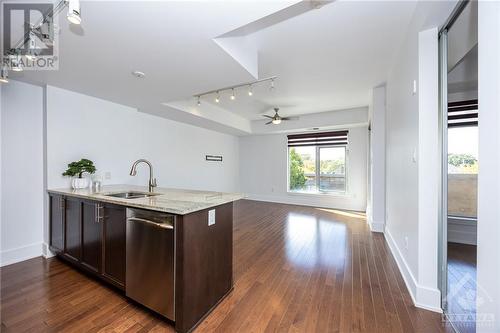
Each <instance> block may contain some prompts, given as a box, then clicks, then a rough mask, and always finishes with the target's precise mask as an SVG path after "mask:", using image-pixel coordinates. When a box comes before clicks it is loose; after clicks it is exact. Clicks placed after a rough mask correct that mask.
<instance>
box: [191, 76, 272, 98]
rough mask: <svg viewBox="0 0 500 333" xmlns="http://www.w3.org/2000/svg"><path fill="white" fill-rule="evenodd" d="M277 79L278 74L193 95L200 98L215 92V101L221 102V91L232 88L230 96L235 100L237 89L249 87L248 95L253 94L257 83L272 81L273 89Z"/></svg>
mask: <svg viewBox="0 0 500 333" xmlns="http://www.w3.org/2000/svg"><path fill="white" fill-rule="evenodd" d="M275 79H276V76H271V77H267V78H264V79H260V80H256V81H252V82H246V83H241V84H237V85H234V86H230V87H225V88H219V89H217V90H210V91H207V92H204V93H201V94H196V95H193V97H194V98H195V99H197V100H199V99H200V98H201V97H203V96H207V95H213V94H215V98H214V101H215V103H219V102H220V93H221V92H227V91H229V90H231V95H230V96H229V98H230V99H231V100H232V101H234V100H235V99H236V89H238V88H243V87H247V88H248V91H247V93H248V96H253V87H254V86H255V85H257V84H259V83H262V82H267V81H271V88H270V89H271V90H272V89H274V80H275Z"/></svg>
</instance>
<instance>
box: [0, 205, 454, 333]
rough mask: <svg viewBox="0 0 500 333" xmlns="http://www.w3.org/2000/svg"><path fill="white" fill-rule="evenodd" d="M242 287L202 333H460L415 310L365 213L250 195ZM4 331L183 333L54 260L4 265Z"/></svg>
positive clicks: (237, 254) (240, 224)
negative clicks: (260, 199) (265, 200)
mask: <svg viewBox="0 0 500 333" xmlns="http://www.w3.org/2000/svg"><path fill="white" fill-rule="evenodd" d="M234 214H235V221H234V280H235V286H234V291H233V292H232V293H231V294H230V295H229V296H228V297H227V298H225V299H224V300H223V301H222V302H221V303H220V304H219V306H218V307H217V308H216V309H215V310H214V311H213V312H212V313H211V314H210V315H209V316H208V317H207V318H206V319H205V320H204V321H203V322H202V323H201V324H200V326H198V327H197V329H196V330H195V332H197V333H199V332H383V333H386V332H405V333H406V332H425V333H428V332H451V329H450V327H449V326H447V325H446V324H443V323H442V320H441V315H440V314H437V313H433V312H429V311H425V310H421V309H418V308H415V307H414V306H413V304H412V301H411V298H410V296H409V294H408V291H407V289H406V286H405V283H404V281H403V279H402V277H401V274H400V273H399V271H398V268H397V266H396V262H395V261H394V259H393V257H392V256H391V254H390V250H389V248H388V246H387V244H386V243H385V240H384V237H383V235H381V234H374V233H371V232H370V231H369V228H368V227H367V225H366V221H365V217H364V215H363V214H360V213H352V212H342V211H334V210H328V209H318V208H311V207H301V206H292V205H281V204H274V203H263V202H256V201H248V200H243V201H240V202H238V203H236V206H235V210H234ZM1 322H2V326H1V328H2V329H1V330H2V332H149V331H151V332H173V327H172V325H171V324H170V323H168V322H167V321H164V320H162V319H161V318H159V317H158V316H156V315H154V314H152V313H151V312H149V311H147V310H145V309H144V308H142V307H140V306H138V305H136V304H134V303H133V302H131V301H129V300H127V299H126V298H125V297H124V296H123V295H121V294H120V293H118V292H117V291H116V290H115V289H113V288H110V287H108V286H106V285H104V284H102V283H100V282H98V281H96V280H94V279H92V278H89V277H87V276H85V275H84V274H82V273H80V272H78V271H76V270H74V269H73V268H71V267H69V266H67V265H66V264H65V263H63V262H61V261H60V260H58V259H56V258H53V259H49V260H44V259H42V258H35V259H32V260H28V261H25V262H22V263H18V264H14V265H10V266H7V267H4V268H2V269H1Z"/></svg>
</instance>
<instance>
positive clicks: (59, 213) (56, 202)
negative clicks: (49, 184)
mask: <svg viewBox="0 0 500 333" xmlns="http://www.w3.org/2000/svg"><path fill="white" fill-rule="evenodd" d="M49 215H50V231H49V235H50V240H49V245H50V248H51V250H52V251H53V252H55V253H62V252H63V251H64V221H63V216H64V198H63V197H62V196H61V195H50V196H49Z"/></svg>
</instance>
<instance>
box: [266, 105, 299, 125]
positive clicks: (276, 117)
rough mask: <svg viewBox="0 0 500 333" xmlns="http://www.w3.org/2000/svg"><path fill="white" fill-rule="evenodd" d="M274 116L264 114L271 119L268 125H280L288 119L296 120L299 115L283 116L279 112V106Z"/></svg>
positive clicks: (275, 109)
mask: <svg viewBox="0 0 500 333" xmlns="http://www.w3.org/2000/svg"><path fill="white" fill-rule="evenodd" d="M273 110H274V116H272V117H271V116H268V115H267V114H264V115H263V116H264V117H266V118H269V119H271V120H270V121H268V122H267V123H266V125H269V124H273V125H278V124H281V121H286V120H296V119H298V117H281V116H280V115H279V114H278V111H279V110H280V109H279V108H274V109H273Z"/></svg>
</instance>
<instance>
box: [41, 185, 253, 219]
mask: <svg viewBox="0 0 500 333" xmlns="http://www.w3.org/2000/svg"><path fill="white" fill-rule="evenodd" d="M131 191H134V192H148V188H147V187H146V186H135V185H106V186H103V187H101V189H100V190H99V191H94V190H92V189H90V188H85V189H71V188H62V189H49V190H48V192H49V193H56V194H62V195H67V196H72V197H78V198H84V199H89V200H96V201H102V202H109V203H113V204H117V205H123V206H127V207H136V208H143V209H149V210H154V211H158V212H166V213H172V214H177V215H186V214H189V213H193V212H196V211H199V210H203V209H207V208H211V207H215V206H219V205H222V204H225V203H228V202H232V201H237V200H239V199H242V198H243V197H244V195H243V194H240V193H223V192H208V191H193V190H182V189H170V188H161V187H157V188H155V190H154V193H156V194H158V195H155V196H151V197H147V198H136V199H125V198H117V197H110V196H107V194H113V193H120V192H131Z"/></svg>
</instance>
